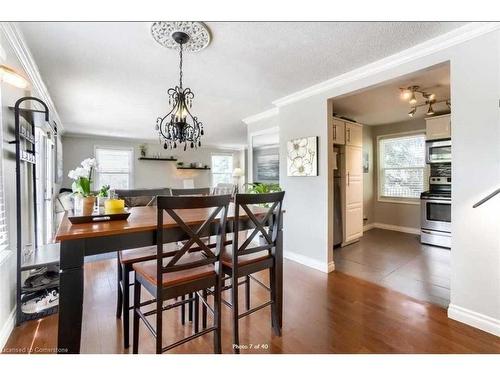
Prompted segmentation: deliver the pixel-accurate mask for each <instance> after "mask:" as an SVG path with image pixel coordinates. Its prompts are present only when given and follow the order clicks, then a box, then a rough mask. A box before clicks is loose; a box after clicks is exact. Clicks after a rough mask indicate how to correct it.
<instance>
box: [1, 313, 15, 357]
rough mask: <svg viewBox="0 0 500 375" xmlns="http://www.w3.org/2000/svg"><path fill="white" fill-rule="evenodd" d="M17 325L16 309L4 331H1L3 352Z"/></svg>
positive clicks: (6, 323) (4, 326) (8, 319)
mask: <svg viewBox="0 0 500 375" xmlns="http://www.w3.org/2000/svg"><path fill="white" fill-rule="evenodd" d="M15 324H16V308H15V307H14V308H13V309H12V311H11V312H10V314H9V317H8V318H7V320H6V321H5V323H4V325H3V327H2V329H1V330H0V350H2V349H3V348H4V346H5V344H7V340H8V339H9V336H10V334H11V333H12V330H13V329H14V326H15Z"/></svg>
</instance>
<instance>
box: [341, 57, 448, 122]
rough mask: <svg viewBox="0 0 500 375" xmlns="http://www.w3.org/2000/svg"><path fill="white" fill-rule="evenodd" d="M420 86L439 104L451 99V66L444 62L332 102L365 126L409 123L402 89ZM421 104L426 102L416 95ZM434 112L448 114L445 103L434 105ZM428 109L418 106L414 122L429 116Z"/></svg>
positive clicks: (408, 109) (343, 112)
mask: <svg viewBox="0 0 500 375" xmlns="http://www.w3.org/2000/svg"><path fill="white" fill-rule="evenodd" d="M409 86H420V89H421V90H423V91H426V92H429V93H434V94H436V101H440V100H446V99H449V98H450V65H449V64H448V63H443V64H439V65H436V66H434V67H430V68H428V69H425V70H422V71H419V72H415V73H412V74H409V75H406V76H403V77H399V78H397V79H395V80H393V81H390V82H385V83H383V84H381V85H378V86H375V87H371V88H368V89H364V90H361V91H359V92H356V93H353V94H347V95H345V96H342V97H340V98H338V99H334V101H333V112H334V113H336V114H337V115H339V116H345V117H348V118H350V119H353V120H355V121H357V122H359V123H361V124H364V125H383V124H391V123H395V122H401V121H408V120H410V119H411V118H410V117H409V116H408V112H409V111H410V109H411V106H410V104H409V103H408V101H407V100H402V99H401V96H400V90H399V89H400V88H404V87H409ZM416 97H417V100H418V104H424V103H425V100H424V99H423V98H422V96H421V95H420V94H418V93H417V94H416ZM433 108H434V111H435V112H436V113H438V112H449V108H448V106H447V105H446V103H437V104H435V105H433ZM426 112H427V107H419V108H418V109H417V112H416V114H415V116H413V119H417V118H424V117H428V116H427V115H426Z"/></svg>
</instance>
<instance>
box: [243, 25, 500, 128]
mask: <svg viewBox="0 0 500 375" xmlns="http://www.w3.org/2000/svg"><path fill="white" fill-rule="evenodd" d="M498 29H500V22H471V23H468V24H466V25H464V26H462V27H459V28H457V29H455V30H452V31H450V32H448V33H445V34H442V35H440V36H437V37H435V38H433V39H429V40H427V41H425V42H423V43H420V44H417V45H416V46H413V47H410V48H408V49H406V50H403V51H401V52H398V53H396V54H394V55H391V56H388V57H385V58H383V59H381V60H378V61H375V62H373V63H370V64H367V65H364V66H362V67H360V68H357V69H354V70H351V71H349V72H347V73H344V74H341V75H339V76H336V77H334V78H331V79H329V80H326V81H323V82H321V83H318V84H316V85H313V86H310V87H308V88H306V89H304V90H300V91H297V92H295V93H293V94H290V95H287V96H285V97H283V98H280V99H277V100H275V101H273V102H272V103H273V104H274V105H275V106H277V107H282V106H285V105H288V104H291V103H294V102H297V101H299V100H303V99H306V98H308V97H311V96H314V95H317V94H320V93H322V92H325V91H328V90H331V89H333V88H336V87H340V86H344V85H346V84H349V83H352V82H355V81H358V80H360V79H363V78H365V77H368V76H372V75H374V74H377V73H381V72H384V71H387V70H390V69H392V68H394V67H396V66H399V65H401V64H404V63H408V62H411V61H413V60H416V59H419V58H422V57H425V56H428V55H431V54H433V53H436V52H439V51H442V50H444V49H447V48H449V47H452V46H454V45H457V44H460V43H463V42H466V41H468V40H470V39H473V38H476V37H478V36H481V35H483V34H487V33H489V32H492V31H495V30H498ZM263 113H265V112H263ZM255 116H259V115H255ZM255 116H250V117H247V119H248V118H250V119H251V118H253V117H255ZM243 121H245V120H243Z"/></svg>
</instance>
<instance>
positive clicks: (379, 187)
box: [376, 129, 428, 205]
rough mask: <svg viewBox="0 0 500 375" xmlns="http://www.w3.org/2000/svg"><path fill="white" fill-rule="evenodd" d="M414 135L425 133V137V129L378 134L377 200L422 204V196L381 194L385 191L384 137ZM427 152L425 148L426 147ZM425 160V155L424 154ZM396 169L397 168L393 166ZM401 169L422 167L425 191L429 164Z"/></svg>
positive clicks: (423, 188)
mask: <svg viewBox="0 0 500 375" xmlns="http://www.w3.org/2000/svg"><path fill="white" fill-rule="evenodd" d="M414 135H423V136H424V138H425V129H422V130H415V131H409V132H399V133H391V134H383V135H378V136H377V144H376V146H377V201H378V202H382V203H399V204H411V205H420V197H418V198H417V197H416V198H410V197H388V196H385V195H381V192H382V191H383V186H382V184H383V181H384V180H383V178H382V173H383V171H384V170H385V168H382V166H381V153H382V149H381V147H380V142H381V141H382V140H384V139H393V138H405V137H408V136H414ZM424 152H425V149H424ZM424 160H425V155H424ZM392 169H395V168H392ZM401 169H422V170H423V179H424V181H423V187H422V190H423V191H425V190H426V188H427V185H428V182H427V177H428V166H427V164H425V165H424V166H423V167H422V168H401Z"/></svg>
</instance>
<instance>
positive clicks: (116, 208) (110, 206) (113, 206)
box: [104, 199, 125, 214]
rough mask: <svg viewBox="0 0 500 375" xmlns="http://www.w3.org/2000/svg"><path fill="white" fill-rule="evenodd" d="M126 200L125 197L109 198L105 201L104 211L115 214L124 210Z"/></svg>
mask: <svg viewBox="0 0 500 375" xmlns="http://www.w3.org/2000/svg"><path fill="white" fill-rule="evenodd" d="M124 208H125V201H124V200H123V199H108V200H106V201H104V213H105V214H115V213H120V212H123V210H124Z"/></svg>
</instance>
